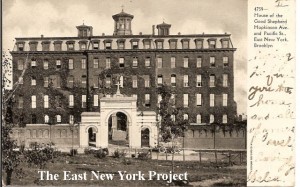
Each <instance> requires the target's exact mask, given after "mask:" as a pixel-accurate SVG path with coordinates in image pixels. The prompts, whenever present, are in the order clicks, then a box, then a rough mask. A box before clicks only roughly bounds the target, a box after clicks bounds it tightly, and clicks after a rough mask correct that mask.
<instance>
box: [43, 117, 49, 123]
mask: <svg viewBox="0 0 300 187" xmlns="http://www.w3.org/2000/svg"><path fill="white" fill-rule="evenodd" d="M44 119H45V123H49V116H48V115H45V116H44Z"/></svg>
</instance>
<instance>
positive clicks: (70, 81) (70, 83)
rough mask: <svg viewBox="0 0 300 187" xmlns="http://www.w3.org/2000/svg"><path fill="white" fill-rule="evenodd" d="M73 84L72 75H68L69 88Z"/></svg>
mask: <svg viewBox="0 0 300 187" xmlns="http://www.w3.org/2000/svg"><path fill="white" fill-rule="evenodd" d="M73 86H74V77H73V76H69V77H68V87H69V88H73Z"/></svg>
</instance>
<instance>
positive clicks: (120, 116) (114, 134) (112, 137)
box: [108, 112, 129, 145]
mask: <svg viewBox="0 0 300 187" xmlns="http://www.w3.org/2000/svg"><path fill="white" fill-rule="evenodd" d="M128 133H129V128H128V119H127V116H126V114H124V113H123V112H116V113H113V114H111V115H110V117H109V118H108V143H109V144H116V145H128Z"/></svg>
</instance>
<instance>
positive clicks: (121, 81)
mask: <svg viewBox="0 0 300 187" xmlns="http://www.w3.org/2000/svg"><path fill="white" fill-rule="evenodd" d="M119 83H120V87H121V88H123V84H124V77H123V76H122V75H121V76H120V78H119Z"/></svg>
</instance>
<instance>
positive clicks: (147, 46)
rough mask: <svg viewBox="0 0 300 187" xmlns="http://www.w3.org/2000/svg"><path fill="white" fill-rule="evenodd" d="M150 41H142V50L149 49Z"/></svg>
mask: <svg viewBox="0 0 300 187" xmlns="http://www.w3.org/2000/svg"><path fill="white" fill-rule="evenodd" d="M150 42H151V40H144V49H151V45H150Z"/></svg>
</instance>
